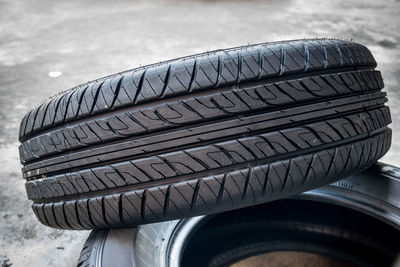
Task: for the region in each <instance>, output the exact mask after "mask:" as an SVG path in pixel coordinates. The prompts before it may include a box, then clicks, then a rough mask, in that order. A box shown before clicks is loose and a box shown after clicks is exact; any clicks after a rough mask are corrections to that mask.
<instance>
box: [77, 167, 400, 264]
mask: <svg viewBox="0 0 400 267" xmlns="http://www.w3.org/2000/svg"><path fill="white" fill-rule="evenodd" d="M398 190H400V169H399V168H397V167H393V166H389V165H384V164H381V163H378V164H375V165H374V166H373V167H371V168H369V169H368V170H366V171H364V172H362V173H360V174H358V175H355V176H351V177H348V178H346V179H344V180H341V181H339V182H336V183H334V184H331V185H327V186H325V187H322V188H319V189H315V190H312V191H308V192H305V193H302V194H300V195H298V196H294V197H292V198H291V199H284V200H278V201H275V202H270V203H266V204H262V205H259V206H255V207H248V208H245V209H240V210H235V211H229V212H225V213H221V214H217V215H209V216H201V217H195V218H190V219H183V220H176V221H168V222H161V223H155V224H148V225H142V226H139V227H138V228H126V229H111V230H101V231H92V233H91V235H90V237H89V239H88V241H87V243H86V244H85V246H84V250H83V251H82V253H81V257H80V259H79V264H78V266H93V267H98V266H102V267H108V266H116V265H117V264H116V263H118V266H120V267H130V266H137V267H143V266H159V267H178V266H197V265H199V266H210V264H213V266H224V265H226V263H228V264H231V263H232V262H235V261H236V262H237V261H239V260H241V259H243V258H247V257H249V256H251V255H257V254H260V253H265V252H268V251H269V252H273V251H282V250H286V251H287V250H293V249H295V250H297V251H303V252H304V251H307V252H312V253H318V254H322V255H328V256H331V257H333V258H336V259H340V260H343V261H345V262H346V261H347V262H350V263H352V264H353V265H351V266H360V265H361V266H395V265H392V263H393V261H394V260H395V259H396V256H397V255H398V254H399V252H400V245H399V244H398V239H399V237H400V208H399V207H400V198H399V196H398ZM282 233H283V235H282ZM360 235H361V236H360ZM271 237H272V238H271ZM215 239H217V241H215ZM222 239H223V240H224V242H221V240H222ZM277 241H279V242H277ZM205 243H206V244H205ZM305 243H307V244H305ZM214 244H215V245H214ZM299 245H301V246H299ZM199 247H200V249H199ZM90 248H94V249H90ZM349 253H351V255H349ZM121 259H125V262H124V263H123V264H122V263H121ZM120 263H121V264H120ZM196 264H197V265H196ZM330 266H332V265H330ZM340 266H342V265H340ZM346 266H347V265H346ZM396 266H397V265H396Z"/></svg>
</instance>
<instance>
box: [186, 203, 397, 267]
mask: <svg viewBox="0 0 400 267" xmlns="http://www.w3.org/2000/svg"><path fill="white" fill-rule="evenodd" d="M399 237H400V232H399V231H398V230H396V229H394V228H392V227H390V226H389V225H386V224H384V223H382V222H381V221H377V220H376V219H374V218H372V217H370V216H367V215H365V214H362V213H358V212H356V211H354V210H350V209H348V208H344V207H339V206H334V205H330V204H326V203H318V202H311V201H301V200H287V199H284V200H279V201H275V202H272V203H268V204H265V205H259V206H255V207H248V208H246V209H244V210H235V211H229V212H226V213H223V214H220V215H219V216H217V217H216V218H214V219H211V220H210V221H208V222H206V223H205V225H203V226H202V227H201V228H200V229H198V230H197V231H196V233H195V236H193V237H192V238H191V239H190V241H189V242H188V243H187V246H186V247H185V250H184V252H183V258H182V261H181V265H180V266H182V267H205V266H207V267H228V266H232V264H234V263H237V262H239V261H241V260H244V259H246V258H249V257H251V256H256V255H260V254H264V253H271V252H280V251H298V252H308V253H313V254H318V255H325V256H328V257H330V258H332V259H336V260H338V261H340V263H341V264H340V265H339V266H359V267H361V266H393V263H394V261H395V259H396V258H397V256H398V253H399V252H400V246H399V244H398V238H399ZM242 266H243V265H242ZM244 266H247V265H244ZM330 266H335V265H330Z"/></svg>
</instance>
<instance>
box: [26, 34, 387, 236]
mask: <svg viewBox="0 0 400 267" xmlns="http://www.w3.org/2000/svg"><path fill="white" fill-rule="evenodd" d="M375 67H376V63H375V60H374V59H373V57H372V55H371V53H370V52H369V51H368V49H367V48H365V47H364V46H362V45H360V44H357V43H352V42H347V41H339V40H330V39H323V40H303V41H289V42H279V43H270V44H261V45H251V46H245V47H239V48H233V49H228V50H219V51H215V52H210V53H205V54H200V55H195V56H191V57H186V58H181V59H176V60H173V61H169V62H165V63H160V64H156V65H150V66H146V67H143V68H139V69H134V70H131V71H127V72H123V73H119V74H115V75H112V76H109V77H105V78H103V79H100V80H97V81H94V82H91V83H88V84H84V85H81V86H78V87H76V88H74V89H72V90H70V91H68V92H66V93H65V94H63V95H60V96H57V97H55V98H53V99H51V100H49V101H47V102H45V103H43V104H42V105H40V106H39V107H37V108H35V109H33V110H32V111H31V112H30V113H29V114H28V115H26V116H25V117H24V119H23V120H22V122H21V126H20V141H21V142H22V145H21V146H20V157H21V162H22V163H23V165H24V167H23V175H24V177H25V178H26V179H27V182H26V189H27V194H28V197H29V199H31V200H33V202H34V203H33V210H34V212H35V213H36V215H37V217H38V219H39V220H40V221H41V222H42V223H44V224H45V225H48V226H51V227H55V228H62V229H101V228H109V227H124V226H129V225H138V224H144V223H151V222H157V221H164V220H171V219H177V218H184V217H189V216H195V215H200V214H211V213H216V212H221V211H226V210H231V209H236V208H240V207H245V206H249V205H254V204H257V203H262V202H266V201H271V200H274V199H279V198H283V197H287V196H290V195H295V194H298V193H300V192H303V191H306V190H309V189H312V188H316V187H319V186H322V185H324V184H328V183H331V182H332V181H334V180H337V179H340V178H343V177H346V176H348V175H351V174H354V173H356V172H359V171H361V170H363V169H365V168H367V167H369V166H371V165H372V164H373V163H374V162H375V161H376V160H378V159H379V158H380V157H382V156H383V155H384V154H385V153H386V151H387V150H388V149H389V146H390V140H391V132H390V129H388V128H387V125H388V124H389V123H390V122H391V119H390V112H389V109H388V108H387V107H385V106H384V103H385V102H386V101H387V100H386V94H385V93H384V92H381V89H382V88H383V82H382V77H381V75H380V73H379V72H378V71H375V70H374V68H375Z"/></svg>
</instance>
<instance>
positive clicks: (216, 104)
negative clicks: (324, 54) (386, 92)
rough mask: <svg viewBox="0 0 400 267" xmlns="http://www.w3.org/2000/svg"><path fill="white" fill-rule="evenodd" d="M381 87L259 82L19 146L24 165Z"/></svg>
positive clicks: (369, 78) (333, 81)
mask: <svg viewBox="0 0 400 267" xmlns="http://www.w3.org/2000/svg"><path fill="white" fill-rule="evenodd" d="M382 88H383V82H382V77H381V75H380V72H378V71H352V72H344V73H338V74H336V73H335V74H325V75H318V76H312V77H305V78H300V79H294V80H289V81H280V82H276V83H272V84H268V83H263V84H259V85H256V86H252V87H249V88H238V89H236V90H229V91H227V92H221V91H219V92H216V93H214V94H207V95H200V96H192V95H191V96H189V97H187V98H185V99H181V100H177V101H168V102H167V103H164V104H160V105H159V106H150V107H144V108H137V109H135V110H132V111H129V112H128V111H126V110H123V111H120V112H117V113H113V114H110V115H106V116H101V117H99V118H92V119H91V120H85V121H84V122H81V123H79V122H78V123H76V124H73V125H71V126H66V127H63V128H59V129H57V130H53V131H51V132H48V133H45V134H41V135H39V136H36V137H35V138H32V139H29V140H27V141H26V142H24V143H23V144H22V145H21V146H20V156H21V160H22V162H23V163H24V164H27V163H29V162H31V161H34V160H36V159H43V158H44V157H46V156H49V155H53V154H57V153H58V154H59V153H62V152H65V151H71V150H73V149H77V148H82V147H87V146H88V145H91V146H93V145H95V144H104V143H106V142H110V141H114V140H118V139H126V138H127V137H130V136H135V135H143V134H147V133H151V132H155V131H160V130H165V129H170V128H176V127H179V126H182V125H187V124H188V123H192V124H193V123H200V122H205V121H210V120H212V119H214V120H215V119H220V118H224V117H230V116H234V115H236V114H244V113H249V112H255V111H259V110H265V109H266V110H268V109H272V108H277V107H280V106H284V107H287V106H288V105H290V104H298V103H302V102H306V101H316V100H319V99H326V98H329V97H338V96H341V95H348V94H354V93H361V92H367V91H373V90H379V89H382Z"/></svg>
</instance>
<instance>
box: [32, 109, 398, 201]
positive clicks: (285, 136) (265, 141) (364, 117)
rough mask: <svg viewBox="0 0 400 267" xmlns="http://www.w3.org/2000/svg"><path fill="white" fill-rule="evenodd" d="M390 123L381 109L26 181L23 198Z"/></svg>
mask: <svg viewBox="0 0 400 267" xmlns="http://www.w3.org/2000/svg"><path fill="white" fill-rule="evenodd" d="M390 121H391V119H390V113H389V109H388V108H387V107H383V108H379V109H374V110H371V111H368V112H361V113H357V114H353V115H349V116H345V117H343V118H337V119H331V120H327V121H322V122H318V123H313V124H308V125H304V126H301V127H296V128H291V129H287V130H282V131H276V132H270V133H266V134H261V135H256V136H252V137H245V138H239V139H234V140H230V141H226V142H221V143H215V144H210V145H208V146H200V147H196V148H192V149H186V150H181V151H177V152H171V153H166V154H160V155H156V156H153V157H149V158H140V159H137V160H131V161H124V162H119V163H115V164H110V165H102V166H100V167H95V168H90V169H83V170H81V171H76V172H69V173H68V172H67V173H63V174H61V175H57V176H53V177H46V178H45V179H39V180H32V181H28V182H27V183H26V188H27V193H28V198H30V199H32V200H40V199H51V198H54V197H62V196H66V195H75V194H82V193H87V192H94V191H101V190H107V189H110V188H118V187H124V186H127V185H137V184H141V185H145V184H146V183H149V182H152V181H156V180H166V179H170V178H176V177H182V176H183V177H184V179H187V178H189V176H190V175H197V174H199V173H207V172H210V171H213V170H216V171H217V170H218V169H221V168H226V167H228V166H232V167H233V166H237V165H239V164H249V163H250V162H255V161H260V160H263V159H271V158H276V157H279V156H281V157H282V156H285V155H286V154H293V153H294V152H296V151H297V152H299V151H306V150H307V149H312V148H315V147H318V146H322V145H328V144H333V143H335V142H338V141H340V142H343V141H345V140H347V139H352V138H354V137H357V136H358V137H360V136H363V135H364V136H366V135H368V134H369V133H371V132H374V131H377V130H379V129H381V128H383V127H385V126H386V125H387V124H389V123H390ZM286 157H287V156H286ZM160 182H161V181H160Z"/></svg>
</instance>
